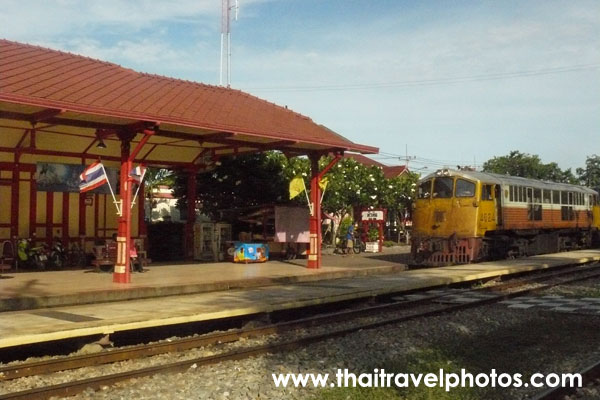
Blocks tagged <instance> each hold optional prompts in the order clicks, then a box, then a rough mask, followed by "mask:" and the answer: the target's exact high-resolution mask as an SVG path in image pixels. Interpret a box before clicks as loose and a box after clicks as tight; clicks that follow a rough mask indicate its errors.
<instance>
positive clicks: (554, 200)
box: [552, 190, 560, 204]
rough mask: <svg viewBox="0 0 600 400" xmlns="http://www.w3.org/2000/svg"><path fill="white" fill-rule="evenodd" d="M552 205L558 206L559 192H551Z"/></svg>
mask: <svg viewBox="0 0 600 400" xmlns="http://www.w3.org/2000/svg"><path fill="white" fill-rule="evenodd" d="M552 204H560V192H559V191H558V190H553V191H552Z"/></svg>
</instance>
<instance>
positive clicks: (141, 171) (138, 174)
mask: <svg viewBox="0 0 600 400" xmlns="http://www.w3.org/2000/svg"><path fill="white" fill-rule="evenodd" d="M145 174H146V167H144V166H143V165H142V164H140V165H138V166H137V167H135V168H134V169H132V170H131V172H129V176H131V178H132V179H133V180H134V181H136V182H137V183H138V184H140V183H141V182H142V179H144V175H145Z"/></svg>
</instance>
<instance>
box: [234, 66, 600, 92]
mask: <svg viewBox="0 0 600 400" xmlns="http://www.w3.org/2000/svg"><path fill="white" fill-rule="evenodd" d="M598 68H600V63H594V64H581V65H570V66H564V67H555V68H543V69H536V70H525V71H514V72H501V73H495V74H483V75H470V76H461V77H453V78H450V77H449V78H437V79H421V80H410V81H395V82H372V83H361V84H340V85H313V86H280V87H273V86H271V87H246V88H245V89H246V90H253V91H277V92H282V91H297V92H310V91H329V90H331V91H334V90H365V89H389V88H407V87H419V86H439V85H452V84H457V83H467V82H480V81H494V80H502V79H512V78H525V77H536V76H543V75H554V74H563V73H569V72H577V71H587V70H594V69H598Z"/></svg>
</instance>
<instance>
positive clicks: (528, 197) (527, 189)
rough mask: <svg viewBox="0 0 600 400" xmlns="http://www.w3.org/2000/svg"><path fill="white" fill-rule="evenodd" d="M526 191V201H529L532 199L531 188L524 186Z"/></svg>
mask: <svg viewBox="0 0 600 400" xmlns="http://www.w3.org/2000/svg"><path fill="white" fill-rule="evenodd" d="M525 190H526V193H527V200H526V201H527V202H528V203H531V202H532V200H533V188H526V189H525Z"/></svg>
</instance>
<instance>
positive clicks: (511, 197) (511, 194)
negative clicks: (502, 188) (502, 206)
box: [508, 186, 515, 201]
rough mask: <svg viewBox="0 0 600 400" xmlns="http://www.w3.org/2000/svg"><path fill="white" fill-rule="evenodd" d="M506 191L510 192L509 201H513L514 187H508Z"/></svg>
mask: <svg viewBox="0 0 600 400" xmlns="http://www.w3.org/2000/svg"><path fill="white" fill-rule="evenodd" d="M508 191H509V192H510V198H509V199H510V201H515V196H514V193H515V187H514V186H509V188H508Z"/></svg>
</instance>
